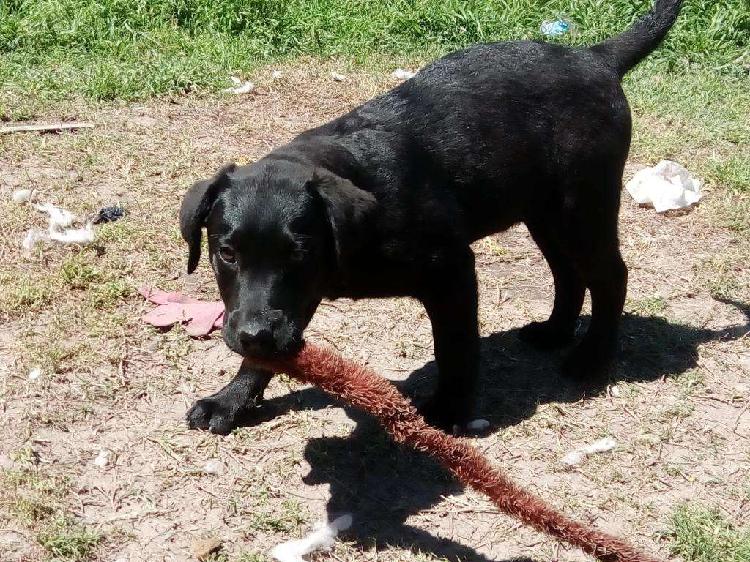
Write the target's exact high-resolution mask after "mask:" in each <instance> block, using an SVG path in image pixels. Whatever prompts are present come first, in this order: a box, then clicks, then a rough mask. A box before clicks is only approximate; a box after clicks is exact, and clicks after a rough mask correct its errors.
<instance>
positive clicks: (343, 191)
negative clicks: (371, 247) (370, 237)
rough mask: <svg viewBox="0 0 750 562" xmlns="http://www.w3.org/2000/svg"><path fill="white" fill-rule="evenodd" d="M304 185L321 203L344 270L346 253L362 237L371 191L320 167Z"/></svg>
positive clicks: (371, 206) (372, 204) (359, 243)
mask: <svg viewBox="0 0 750 562" xmlns="http://www.w3.org/2000/svg"><path fill="white" fill-rule="evenodd" d="M306 187H307V190H308V191H309V192H310V193H311V194H312V195H313V197H315V198H318V199H319V200H320V201H321V202H322V203H323V206H324V208H325V212H326V215H327V217H328V222H329V224H330V225H331V231H332V233H333V245H334V251H335V253H336V261H337V264H338V267H339V269H340V270H345V269H346V264H347V260H348V258H349V256H351V255H352V254H353V253H354V252H356V251H357V249H359V248H360V247H361V246H362V244H364V242H365V240H366V236H367V232H368V231H369V228H368V225H369V221H370V218H371V216H372V212H373V210H374V209H375V207H376V205H377V201H376V199H375V197H374V196H373V195H372V193H369V192H367V191H364V190H363V189H360V188H358V187H357V186H356V185H354V184H353V183H352V182H350V181H349V180H347V179H344V178H341V177H339V176H337V175H335V174H332V173H330V172H328V171H326V170H321V169H316V170H315V172H314V173H313V178H312V179H311V180H310V181H308V182H307V185H306Z"/></svg>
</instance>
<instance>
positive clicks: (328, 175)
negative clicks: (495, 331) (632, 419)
mask: <svg viewBox="0 0 750 562" xmlns="http://www.w3.org/2000/svg"><path fill="white" fill-rule="evenodd" d="M680 4H681V2H680V0H657V1H656V4H655V6H654V8H653V9H652V11H651V12H650V13H648V14H647V15H646V16H644V17H643V18H641V19H640V20H638V21H637V22H636V23H635V24H634V25H633V26H632V27H631V28H630V29H629V30H627V31H626V32H624V33H623V34H622V35H619V36H617V37H615V38H612V39H610V40H607V41H605V42H603V43H600V44H598V45H595V46H593V47H590V48H569V47H565V46H561V45H555V44H547V43H541V42H534V41H514V42H504V43H493V44H486V45H476V46H474V47H470V48H468V49H465V50H462V51H458V52H456V53H453V54H450V55H448V56H446V57H444V58H442V59H440V60H438V61H436V62H434V63H432V64H431V65H429V66H428V67H426V68H424V69H423V70H422V71H420V72H419V73H418V74H417V75H416V76H415V77H414V78H412V79H411V80H407V81H406V82H404V83H402V84H401V85H399V86H398V87H396V88H394V89H393V90H391V91H389V92H387V93H385V94H383V95H381V96H379V97H377V98H375V99H373V100H371V101H369V102H367V103H365V104H364V105H362V106H360V107H358V108H356V109H354V110H353V111H351V112H349V113H347V114H346V115H343V116H341V117H339V118H338V119H334V120H333V121H331V122H329V123H327V124H325V125H322V126H320V127H317V128H315V129H312V130H309V131H307V132H304V133H302V134H301V135H299V136H298V137H297V138H295V139H294V140H293V141H291V142H290V143H289V144H287V145H285V146H282V147H280V148H277V149H276V150H274V151H272V152H271V153H270V154H268V155H267V156H265V157H264V158H262V159H261V160H258V161H257V162H255V163H253V164H251V165H247V166H236V165H234V164H232V165H229V166H226V167H225V168H223V169H221V170H220V171H219V172H218V173H217V174H216V175H215V176H214V177H213V178H211V179H209V180H206V181H201V182H198V183H196V184H195V185H194V186H193V187H192V188H191V189H190V190H189V191H188V193H187V195H186V196H185V199H184V201H183V204H182V208H181V210H180V228H181V231H182V235H183V237H184V238H185V240H186V241H187V242H188V244H189V247H190V256H189V264H188V271H189V272H192V271H193V270H194V269H195V267H196V265H197V263H198V260H199V257H200V253H201V229H202V228H203V227H206V229H207V233H208V248H209V254H210V260H211V265H212V266H213V269H214V272H215V274H216V279H217V281H218V285H219V290H220V292H221V297H222V299H223V301H224V303H225V305H226V318H225V325H224V339H225V341H226V343H227V345H228V346H229V347H230V348H231V349H232V350H233V351H235V352H237V353H239V354H242V355H245V356H272V355H285V354H293V353H295V351H297V350H298V349H299V348H300V346H301V345H302V341H303V336H302V334H303V331H304V329H305V328H306V326H307V324H308V323H309V321H310V319H311V317H312V316H313V313H314V312H315V310H316V307H317V306H318V304H319V303H320V301H321V299H323V298H327V299H335V298H338V297H349V298H355V299H356V298H371V297H393V296H411V297H415V298H417V299H419V300H420V301H421V302H422V303H423V304H424V306H425V309H426V311H427V314H428V316H429V318H430V321H431V323H432V329H433V336H434V346H435V358H436V361H437V365H438V369H439V373H440V375H439V383H438V387H437V392H436V394H435V395H434V397H433V398H432V399H431V401H429V402H428V403H427V404H426V405H424V407H423V410H422V411H423V413H424V414H425V416H426V417H427V419H428V420H430V421H431V422H432V423H434V424H437V425H439V426H441V427H452V426H453V425H454V424H463V423H465V422H466V421H467V420H469V419H470V417H471V413H472V397H473V393H474V387H475V381H476V379H477V371H478V368H479V333H478V325H477V324H478V323H477V281H476V275H475V270H474V255H473V253H472V250H471V248H470V244H471V243H472V242H473V241H475V240H477V239H479V238H482V237H484V236H487V235H489V234H492V233H495V232H498V231H501V230H504V229H507V228H508V227H510V226H511V225H513V224H516V223H519V222H523V223H525V224H526V226H527V227H528V229H529V231H530V232H531V235H532V236H533V238H534V240H535V241H536V243H537V244H538V245H539V247H540V249H541V250H542V252H543V253H544V256H545V258H546V259H547V261H548V263H549V266H550V268H551V269H552V273H553V275H554V283H555V301H554V307H553V310H552V314H551V316H550V317H549V319H548V320H547V321H545V322H533V323H531V324H529V325H528V326H526V327H524V328H523V329H522V330H521V337H522V338H523V339H524V340H526V341H528V342H529V343H531V344H534V345H536V346H539V347H544V348H553V347H558V346H563V345H565V344H568V343H569V342H570V341H571V340H572V338H573V335H574V328H575V325H576V319H577V318H578V316H579V313H580V310H581V306H582V303H583V298H584V292H585V291H586V289H588V290H589V291H590V293H591V300H592V319H591V325H590V327H589V329H588V332H587V333H586V335H585V337H584V338H583V340H582V341H581V342H580V344H579V345H578V346H577V347H576V348H575V349H574V350H573V352H572V353H571V354H570V356H569V357H568V358H567V360H566V362H565V364H564V371H565V373H567V374H568V375H571V376H575V377H582V378H584V379H585V378H590V377H598V376H601V375H602V374H603V373H605V372H606V370H607V367H608V366H609V364H610V363H611V361H612V359H613V357H614V354H615V350H616V344H617V328H618V322H619V317H620V315H621V313H622V309H623V304H624V301H625V291H626V283H627V269H626V267H625V264H624V263H623V260H622V258H621V256H620V251H619V242H618V232H617V218H618V211H619V205H620V190H621V186H622V174H623V167H624V164H625V160H626V158H627V155H628V149H629V146H630V136H631V119H630V110H629V107H628V103H627V100H626V99H625V95H624V93H623V91H622V88H621V86H620V80H621V78H622V77H623V75H624V74H625V73H626V72H627V71H628V70H629V69H631V68H632V67H633V66H634V65H635V64H637V63H638V62H639V61H640V60H641V59H643V58H644V57H645V56H646V55H648V54H649V53H650V52H651V51H652V50H653V49H655V48H656V47H657V45H658V44H659V43H660V42H661V40H662V39H663V38H664V37H665V35H666V34H667V31H668V30H669V28H670V27H671V26H672V24H673V23H674V21H675V19H676V18H677V15H678V12H679V9H680ZM270 377H271V373H268V372H264V371H262V370H247V371H244V370H241V371H240V373H239V374H238V375H237V376H236V377H235V379H234V380H232V382H230V383H229V384H228V385H227V386H226V387H224V388H223V389H222V390H221V391H219V392H218V393H216V394H214V395H212V396H210V397H208V398H205V399H203V400H199V401H198V402H197V403H196V404H195V405H194V406H193V408H192V409H191V410H190V411H189V412H188V421H189V424H190V426H191V427H197V428H203V429H206V428H207V429H210V430H211V431H213V432H216V433H226V432H229V431H230V430H231V429H232V428H233V427H234V426H235V425H236V424H237V422H238V417H239V416H241V415H242V414H244V413H246V412H247V411H248V409H250V408H252V407H253V406H254V405H255V404H256V402H257V401H258V400H260V399H261V398H262V394H263V390H264V388H265V387H266V385H267V384H268V381H269V379H270Z"/></svg>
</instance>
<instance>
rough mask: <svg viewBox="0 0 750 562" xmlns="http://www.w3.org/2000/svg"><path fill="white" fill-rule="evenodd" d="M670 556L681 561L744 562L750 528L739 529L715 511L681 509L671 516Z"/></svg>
mask: <svg viewBox="0 0 750 562" xmlns="http://www.w3.org/2000/svg"><path fill="white" fill-rule="evenodd" d="M671 534H672V536H673V541H674V544H673V545H672V553H673V554H676V555H678V556H681V557H682V558H683V559H684V560H685V562H748V560H750V529H747V528H745V529H740V528H737V527H736V526H734V525H733V524H732V523H731V522H729V521H727V520H726V519H725V518H724V517H722V515H721V514H720V513H719V512H718V511H716V510H709V509H705V508H702V507H695V506H687V505H685V506H682V507H680V508H678V509H677V511H676V512H675V514H674V516H673V517H672V533H671Z"/></svg>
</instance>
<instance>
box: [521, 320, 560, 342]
mask: <svg viewBox="0 0 750 562" xmlns="http://www.w3.org/2000/svg"><path fill="white" fill-rule="evenodd" d="M518 337H519V339H520V340H521V341H523V342H526V343H528V344H529V345H533V346H534V347H536V348H537V349H556V348H558V347H563V346H565V345H567V344H569V343H570V342H571V341H573V331H572V330H564V329H561V328H560V327H559V326H557V325H555V324H552V323H551V322H550V321H549V320H547V321H546V322H531V323H530V324H526V326H524V327H523V328H521V329H520V330H519V331H518Z"/></svg>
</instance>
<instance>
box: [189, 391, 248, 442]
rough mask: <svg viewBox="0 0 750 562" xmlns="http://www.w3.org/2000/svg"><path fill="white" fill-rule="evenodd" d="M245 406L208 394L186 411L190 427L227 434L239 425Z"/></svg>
mask: <svg viewBox="0 0 750 562" xmlns="http://www.w3.org/2000/svg"><path fill="white" fill-rule="evenodd" d="M246 411H247V410H246V408H243V407H242V406H240V405H238V404H236V403H234V402H232V401H225V400H222V399H221V398H219V397H214V396H209V397H208V398H202V399H200V400H198V401H197V402H196V403H195V404H193V407H192V408H190V409H189V410H188V412H187V415H186V417H187V423H188V427H189V428H190V429H207V430H209V431H210V432H211V433H217V434H219V435H227V434H229V433H231V431H232V430H233V429H234V428H235V427H237V426H238V425H239V419H240V417H241V416H242V415H243V414H245V413H246Z"/></svg>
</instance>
